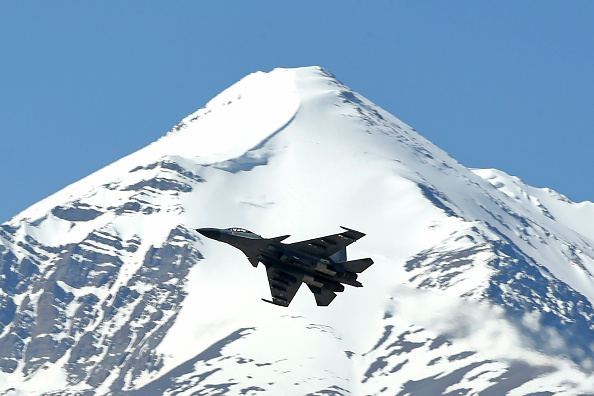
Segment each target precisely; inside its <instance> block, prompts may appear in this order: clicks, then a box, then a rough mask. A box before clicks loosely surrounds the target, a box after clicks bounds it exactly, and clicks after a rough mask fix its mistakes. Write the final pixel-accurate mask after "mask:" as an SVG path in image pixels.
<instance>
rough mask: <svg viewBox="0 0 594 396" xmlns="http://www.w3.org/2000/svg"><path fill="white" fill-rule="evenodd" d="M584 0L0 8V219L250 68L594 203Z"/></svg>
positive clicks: (484, 164)
mask: <svg viewBox="0 0 594 396" xmlns="http://www.w3.org/2000/svg"><path fill="white" fill-rule="evenodd" d="M592 21H594V2H592V1H589V0H588V1H585V0H584V1H571V2H562V1H548V0H539V1H491V2H486V1H481V2H477V1H470V0H468V1H413V0H411V1H374V2H355V1H337V0H335V1H309V0H305V1H294V2H289V1H283V2H279V1H253V2H239V1H236V2H232V1H216V2H215V1H204V2H200V1H193V2H190V1H179V2H166V1H161V2H155V1H142V2H140V1H124V2H115V1H105V2H79V1H61V2H41V1H40V2H30V1H24V2H17V1H3V2H0V169H1V177H0V191H1V194H2V195H1V196H2V198H1V201H0V203H1V205H0V222H4V221H6V220H8V219H9V218H11V217H12V216H14V215H16V214H18V212H20V211H21V210H24V209H25V208H26V207H28V206H29V205H31V204H33V203H35V202H37V201H39V200H41V199H43V198H45V197H46V196H48V195H50V194H52V193H54V192H56V191H58V190H59V189H61V188H63V187H65V186H67V185H68V184H70V183H73V182H75V181H77V180H79V179H81V178H83V177H84V176H86V175H88V174H90V173H92V172H94V171H96V170H98V169H100V168H102V167H103V166H105V165H108V164H109V163H111V162H113V161H115V160H117V159H119V158H121V157H123V156H124V155H127V154H129V153H131V152H133V151H136V150H138V149H140V148H142V147H144V146H145V145H147V144H149V143H151V142H152V141H154V140H156V139H157V138H159V137H160V136H161V135H163V134H164V133H165V132H167V131H168V130H169V129H170V128H171V127H172V126H173V125H175V124H176V123H177V122H178V121H179V120H181V119H182V118H183V117H184V116H186V115H187V114H189V113H192V112H194V111H195V110H197V109H198V108H200V107H202V106H203V105H204V104H206V102H207V101H208V100H209V99H211V98H212V97H213V96H215V95H216V94H217V93H219V92H220V91H222V90H223V89H225V88H227V87H228V86H229V85H231V84H233V83H234V82H236V81H237V80H239V79H240V78H242V77H243V76H245V75H246V74H249V73H252V72H254V71H257V70H264V71H269V70H271V69H273V68H275V67H297V66H310V65H320V66H323V67H325V68H326V69H328V70H330V71H331V72H332V73H333V74H334V75H335V76H336V77H337V78H339V79H340V80H341V81H342V82H343V83H345V84H346V85H348V86H350V87H351V88H352V89H354V90H356V91H357V92H359V93H361V94H362V95H364V96H366V97H367V98H368V99H370V100H372V101H373V102H375V103H376V104H378V105H380V106H381V107H383V108H384V109H386V110H387V111H389V112H391V113H392V114H394V115H395V116H397V117H398V118H400V119H402V120H403V121H404V122H406V123H408V124H409V125H411V126H413V127H414V128H415V129H416V130H417V131H419V132H420V133H421V134H422V135H424V136H425V137H426V138H428V139H429V140H431V141H432V142H434V143H435V144H436V145H438V146H439V147H441V148H442V149H444V150H445V151H447V152H448V153H450V155H452V156H453V157H454V158H455V159H457V160H458V161H460V162H461V163H462V164H463V165H465V166H468V167H479V168H497V169H501V170H503V171H505V172H507V173H509V174H512V175H515V176H518V177H520V178H521V179H523V180H524V181H525V182H527V183H528V184H531V185H534V186H537V187H550V188H553V189H555V190H557V191H559V192H561V193H563V194H565V195H567V196H569V197H570V198H571V199H572V200H574V201H582V200H590V201H594V183H592V176H591V173H592V170H593V169H594V159H593V156H592V152H593V151H594V149H593V147H594V137H593V132H594V128H593V127H594V111H593V110H594V108H593V107H594V106H593V104H594V45H592V40H593V39H594V23H592Z"/></svg>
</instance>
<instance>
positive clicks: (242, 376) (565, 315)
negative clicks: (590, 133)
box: [0, 67, 594, 395]
mask: <svg viewBox="0 0 594 396" xmlns="http://www.w3.org/2000/svg"><path fill="white" fill-rule="evenodd" d="M588 210H589V209H587V208H586V209H584V206H583V205H582V206H579V205H576V204H574V203H572V202H571V201H568V200H562V199H558V197H556V196H555V195H554V194H552V193H551V192H550V191H545V190H539V189H534V188H532V187H530V186H527V185H525V184H524V183H522V182H521V181H520V180H519V179H516V178H513V177H510V176H508V175H505V174H504V173H503V172H499V171H494V170H490V171H481V170H469V169H467V168H465V167H464V166H462V165H461V164H459V163H458V162H457V161H455V160H454V159H452V158H451V157H450V156H449V155H448V154H447V153H445V152H444V151H442V150H441V149H439V148H438V147H436V146H435V145H433V144H432V143H431V142H429V141H428V140H426V139H425V138H423V137H422V136H421V135H419V134H418V133H417V132H416V131H415V130H413V129H412V128H411V127H409V126H408V125H406V124H405V123H403V122H402V121H400V120H399V119H397V118H396V117H394V116H393V115H391V114H389V113H387V112H386V111H385V110H383V109H381V108H379V107H378V106H376V105H375V104H373V103H372V102H371V101H369V100H367V99H366V98H364V97H363V96H361V95H360V94H358V93H356V92H354V91H352V90H351V89H349V88H348V87H346V86H345V85H344V84H342V83H341V82H339V81H338V80H337V79H336V78H334V76H332V75H331V74H330V73H329V72H328V71H326V70H324V69H322V68H319V67H307V68H296V69H275V70H273V71H271V72H269V73H262V72H258V73H254V74H251V75H249V76H247V77H245V78H244V79H242V80H240V81H239V82H238V83H236V84H234V85H233V86H231V87H230V88H228V89H226V90H225V91H223V92H222V93H221V94H219V95H217V96H216V97H215V98H213V99H212V100H211V101H210V102H208V104H207V105H206V106H205V107H204V108H203V109H200V110H198V111H197V112H195V113H193V114H191V115H189V116H188V117H186V118H185V119H184V120H182V121H181V122H180V123H179V124H178V125H176V126H175V127H174V128H173V129H172V130H171V131H170V132H169V133H167V134H166V135H165V136H163V137H162V138H161V139H159V140H158V141H156V142H154V143H152V144H150V145H148V146H146V147H145V148H143V149H141V150H139V151H137V152H135V153H132V154H130V155H129V156H127V157H124V158H122V159H121V160H119V161H116V162H115V163H113V164H111V165H109V166H107V167H106V168H104V169H102V170H99V171H97V172H96V173H94V174H92V175H90V176H88V177H86V178H84V179H82V180H81V181H79V182H77V183H74V184H73V185H71V186H68V187H66V188H65V189H63V190H62V191H60V192H58V193H56V194H54V195H53V196H51V197H49V198H47V199H46V200H43V201H41V202H39V203H38V204H36V205H34V206H32V207H31V208H29V209H27V210H26V211H24V212H23V213H21V214H20V215H19V216H17V217H15V218H14V219H13V220H12V221H11V222H10V223H5V224H3V225H2V226H0V262H1V263H2V266H1V267H0V268H2V271H3V272H2V277H1V278H0V286H1V287H2V291H3V294H2V297H1V298H0V304H1V306H0V378H2V380H1V381H0V382H1V383H5V384H10V387H11V388H14V389H17V390H18V391H19V392H21V393H23V394H27V393H31V394H40V393H41V392H46V393H45V394H47V395H50V394H58V393H59V394H77V392H78V393H81V392H83V393H84V392H86V393H88V394H98V395H104V394H110V393H114V392H120V393H122V394H157V393H158V394H174V393H176V392H181V391H187V392H188V393H200V392H206V391H207V390H210V391H212V390H216V391H217V392H219V393H225V392H226V393H230V394H240V393H241V394H248V393H250V392H251V393H254V392H255V391H258V390H261V391H268V392H269V393H273V394H275V393H276V394H287V393H291V392H292V391H294V389H295V388H294V386H295V384H299V389H300V392H302V393H312V394H313V393H316V392H319V393H333V394H347V393H351V394H378V393H381V392H386V391H387V392H388V393H390V394H427V393H429V392H430V391H429V390H431V392H433V393H446V390H447V392H450V393H451V392H455V391H460V392H463V391H464V392H467V391H468V390H469V389H472V390H473V391H474V392H477V393H478V392H483V393H485V394H489V393H496V392H499V391H500V390H501V389H504V390H506V391H507V390H512V389H513V390H515V391H516V392H517V393H518V394H525V393H530V392H532V393H534V392H540V391H542V390H543V389H554V390H555V391H556V392H558V393H559V394H563V393H564V392H565V394H575V393H580V392H584V391H588V390H591V389H592V388H593V384H592V380H591V379H590V378H589V377H588V376H587V375H585V374H583V372H582V370H589V369H590V368H591V367H590V366H591V362H592V361H594V351H593V350H592V345H590V344H591V343H590V340H591V339H592V337H593V336H594V329H593V328H592V326H591V325H590V323H591V319H592V318H593V317H594V310H593V309H592V304H593V303H594V276H593V275H592V274H594V249H593V246H594V235H593V234H592V233H591V230H590V228H588V227H589V226H587V225H589V224H591V222H592V220H594V219H593V218H592V216H594V215H593V214H592V213H591V212H589V211H588ZM338 225H347V226H349V227H352V228H354V229H357V230H361V231H363V232H365V233H366V234H367V237H366V238H365V239H364V240H362V241H361V242H359V243H357V244H356V245H354V246H353V247H352V249H353V251H352V254H353V256H360V257H372V258H373V260H374V261H375V265H374V266H373V267H372V268H370V269H369V270H367V271H366V272H365V273H364V274H362V276H361V281H362V283H363V284H364V285H365V287H363V288H358V289H356V290H349V291H348V293H347V292H345V293H344V294H343V295H341V296H340V298H337V299H336V301H335V302H333V304H332V305H331V306H329V307H327V308H325V309H320V308H319V307H317V306H316V305H315V302H314V301H312V298H311V295H309V294H308V293H305V292H298V293H297V295H296V296H295V299H294V300H293V302H292V303H291V306H290V307H289V308H288V309H282V308H279V307H274V306H270V305H269V304H263V303H261V302H260V298H261V297H268V293H269V287H268V283H267V278H266V272H265V271H264V270H263V269H262V268H256V269H254V268H253V267H252V266H251V265H250V264H249V262H248V261H247V260H246V259H245V257H243V255H242V254H241V253H237V252H236V251H235V250H234V249H231V250H228V249H226V248H225V246H220V244H215V243H210V242H209V241H208V240H204V239H203V238H202V237H201V236H200V235H199V234H197V233H195V232H194V231H193V229H195V228H200V227H205V226H216V227H218V228H225V227H245V228H248V229H251V230H253V231H254V232H256V233H258V234H262V235H265V236H267V237H274V236H277V235H286V234H291V235H292V237H291V239H290V240H288V241H287V243H291V242H292V241H298V240H307V239H311V238H313V237H318V236H320V235H327V234H330V233H332V232H334V231H335V230H336V227H337V226H338ZM349 254H350V253H349ZM296 339H298V340H299V341H300V342H299V343H295V342H292V341H291V340H296ZM303 345H306V346H307V347H303ZM278 373H283V375H282V376H278ZM568 379H569V380H570V381H567V380H568ZM399 392H400V393H399Z"/></svg>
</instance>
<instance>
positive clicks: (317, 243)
mask: <svg viewBox="0 0 594 396" xmlns="http://www.w3.org/2000/svg"><path fill="white" fill-rule="evenodd" d="M340 228H342V229H344V230H345V231H344V232H341V233H340V234H334V235H328V236H325V237H321V238H316V239H309V240H307V241H301V242H295V243H291V244H289V246H291V247H293V248H295V249H297V250H301V251H303V252H306V253H310V254H313V255H316V256H322V257H330V256H332V255H333V254H334V253H337V252H339V251H341V250H342V249H344V248H346V247H347V246H348V245H350V244H351V243H353V242H355V241H356V240H357V239H359V238H362V237H363V236H365V234H364V233H362V232H359V231H355V230H351V229H350V228H346V227H340Z"/></svg>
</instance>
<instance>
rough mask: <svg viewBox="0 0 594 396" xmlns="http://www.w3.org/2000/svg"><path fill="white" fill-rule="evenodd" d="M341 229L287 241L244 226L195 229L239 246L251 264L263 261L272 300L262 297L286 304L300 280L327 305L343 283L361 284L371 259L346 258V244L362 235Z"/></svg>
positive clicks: (285, 236)
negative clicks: (360, 280)
mask: <svg viewBox="0 0 594 396" xmlns="http://www.w3.org/2000/svg"><path fill="white" fill-rule="evenodd" d="M341 228H342V229H344V230H345V231H344V232H342V233H340V234H334V235H328V236H325V237H321V238H316V239H310V240H307V241H302V242H295V243H289V244H285V243H282V241H283V240H285V239H287V238H288V237H289V235H284V236H279V237H276V238H270V239H268V238H262V237H261V236H260V235H257V234H254V233H253V232H251V231H248V230H246V229H243V228H228V229H218V228H199V229H197V230H196V231H198V232H199V233H200V234H202V235H204V236H206V237H208V238H211V239H215V240H217V241H221V242H225V243H227V244H229V245H231V246H233V247H236V248H238V249H239V250H241V251H242V252H243V253H244V254H245V255H246V256H247V258H248V260H249V261H250V263H251V264H252V265H253V266H254V267H257V266H258V263H259V262H261V263H262V264H264V266H265V267H266V273H267V274H268V283H269V285H270V293H271V294H272V300H266V299H262V300H263V301H266V302H268V303H271V304H275V305H280V306H282V307H288V306H289V304H290V303H291V300H292V299H293V297H294V296H295V294H296V293H297V290H299V287H300V286H301V282H304V283H306V284H307V286H308V287H309V289H310V290H311V291H312V293H313V294H314V296H315V298H316V303H317V304H318V305H319V306H327V305H328V304H330V303H331V302H332V300H334V297H336V294H335V292H341V291H343V290H344V285H351V286H355V287H361V286H363V285H362V284H361V283H360V282H359V281H357V274H358V273H361V272H363V271H365V270H366V269H367V268H368V267H369V266H370V265H371V264H373V260H372V259H370V258H364V259H358V260H352V261H347V258H346V247H347V246H348V245H350V244H351V243H353V242H355V241H356V240H357V239H359V238H361V237H363V236H364V235H365V234H363V233H362V232H359V231H355V230H351V229H349V228H346V227H341ZM343 284H344V285H343Z"/></svg>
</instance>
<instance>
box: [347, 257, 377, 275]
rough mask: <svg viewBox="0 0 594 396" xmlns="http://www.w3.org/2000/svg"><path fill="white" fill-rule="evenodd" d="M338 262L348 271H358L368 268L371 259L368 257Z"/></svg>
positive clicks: (371, 261)
mask: <svg viewBox="0 0 594 396" xmlns="http://www.w3.org/2000/svg"><path fill="white" fill-rule="evenodd" d="M339 264H340V265H342V266H343V268H344V269H345V270H347V271H349V272H356V273H360V272H363V271H365V270H366V269H367V268H369V267H370V266H371V264H373V260H372V259H370V258H369V257H368V258H364V259H359V260H351V261H345V262H342V263H339Z"/></svg>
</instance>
